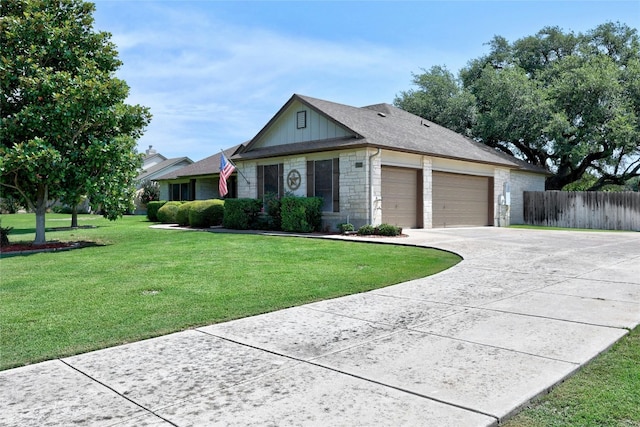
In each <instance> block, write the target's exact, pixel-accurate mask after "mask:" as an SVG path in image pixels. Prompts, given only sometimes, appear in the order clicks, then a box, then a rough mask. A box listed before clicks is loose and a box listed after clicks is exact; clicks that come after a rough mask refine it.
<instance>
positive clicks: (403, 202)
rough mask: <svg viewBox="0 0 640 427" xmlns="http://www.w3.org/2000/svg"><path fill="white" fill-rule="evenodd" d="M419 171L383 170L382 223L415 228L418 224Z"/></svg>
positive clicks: (386, 167)
mask: <svg viewBox="0 0 640 427" xmlns="http://www.w3.org/2000/svg"><path fill="white" fill-rule="evenodd" d="M417 196H418V171H417V170H416V169H407V168H397V167H388V166H384V167H383V168H382V222H384V223H387V224H392V225H397V226H401V227H407V228H414V227H416V226H417V224H418V218H417V217H418V209H417Z"/></svg>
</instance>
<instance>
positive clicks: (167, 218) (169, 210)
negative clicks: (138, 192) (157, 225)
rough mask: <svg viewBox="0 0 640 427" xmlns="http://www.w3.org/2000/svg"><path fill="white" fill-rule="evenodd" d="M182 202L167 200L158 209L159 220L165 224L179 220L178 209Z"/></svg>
mask: <svg viewBox="0 0 640 427" xmlns="http://www.w3.org/2000/svg"><path fill="white" fill-rule="evenodd" d="M181 204H182V202H167V203H165V204H164V205H163V206H162V207H161V208H160V209H158V221H160V222H161V223H163V224H175V223H177V222H178V220H177V215H178V209H179V208H180V205H181Z"/></svg>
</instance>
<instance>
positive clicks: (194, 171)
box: [154, 145, 239, 200]
mask: <svg viewBox="0 0 640 427" xmlns="http://www.w3.org/2000/svg"><path fill="white" fill-rule="evenodd" d="M238 147H239V145H236V146H235V147H232V148H229V149H227V150H225V152H224V153H225V156H226V157H227V158H230V157H231V155H232V154H233V153H234V152H235V151H236V150H237V149H238ZM220 154H221V153H218V154H214V155H213V156H209V157H207V158H205V159H202V160H199V161H197V162H195V163H192V164H190V165H188V166H185V167H183V168H181V169H178V170H174V171H172V172H170V173H167V174H164V175H162V176H159V177H157V178H155V179H154V180H155V181H157V182H158V183H159V184H160V200H206V199H217V198H219V197H220V194H219V193H218V183H219V177H220ZM227 188H228V190H229V194H227V196H226V197H227V198H232V197H236V194H237V178H236V173H235V172H234V173H233V174H232V175H231V176H230V177H229V179H228V180H227Z"/></svg>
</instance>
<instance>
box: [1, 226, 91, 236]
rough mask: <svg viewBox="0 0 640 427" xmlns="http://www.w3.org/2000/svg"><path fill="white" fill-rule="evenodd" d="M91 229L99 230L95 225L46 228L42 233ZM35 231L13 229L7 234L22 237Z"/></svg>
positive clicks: (32, 229)
mask: <svg viewBox="0 0 640 427" xmlns="http://www.w3.org/2000/svg"><path fill="white" fill-rule="evenodd" d="M92 228H99V227H98V226H96V225H81V226H79V227H73V228H72V227H46V228H45V229H44V231H45V232H46V233H51V232H55V231H73V230H84V229H92ZM35 232H36V229H35V228H14V229H12V230H11V233H9V235H10V236H13V235H22V234H35Z"/></svg>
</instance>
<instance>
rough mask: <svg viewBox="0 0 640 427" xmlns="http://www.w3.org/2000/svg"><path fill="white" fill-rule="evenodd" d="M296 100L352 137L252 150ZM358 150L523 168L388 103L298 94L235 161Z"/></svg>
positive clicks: (500, 155) (514, 160) (472, 141)
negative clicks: (339, 100) (360, 104)
mask: <svg viewBox="0 0 640 427" xmlns="http://www.w3.org/2000/svg"><path fill="white" fill-rule="evenodd" d="M296 100H297V101H299V102H302V103H303V104H306V105H307V106H309V107H310V108H313V109H314V110H316V111H318V112H319V113H320V114H322V115H324V116H325V117H326V118H327V119H329V120H331V121H333V122H335V123H337V124H339V125H341V126H343V127H344V128H346V129H348V130H349V131H350V133H352V134H353V135H354V137H352V138H346V139H345V138H342V139H334V140H324V141H311V142H304V143H297V144H289V145H284V146H275V147H265V148H258V149H252V146H253V145H254V143H255V141H257V140H258V139H259V138H260V137H261V136H262V135H263V134H264V133H265V132H266V130H267V129H268V128H269V126H270V125H271V124H272V123H274V122H275V120H276V119H277V118H278V116H279V115H280V114H282V113H283V112H284V111H285V110H286V109H287V107H288V106H289V105H290V104H291V103H292V102H294V101H296ZM359 146H371V147H379V148H387V149H390V150H396V151H403V152H408V153H416V154H425V155H430V156H435V157H444V158H450V159H457V160H466V161H475V162H481V163H489V164H495V165H503V166H507V167H511V168H518V169H523V168H524V165H523V163H522V162H518V161H516V160H517V159H514V158H511V157H509V156H506V155H503V154H501V153H497V152H496V150H494V149H492V148H490V147H488V146H486V145H484V144H481V143H479V142H476V141H474V140H472V139H470V138H467V137H465V136H464V135H461V134H459V133H456V132H454V131H452V130H449V129H447V128H445V127H443V126H440V125H437V124H435V123H433V122H430V121H428V120H425V119H423V118H421V117H419V116H416V115H413V114H411V113H408V112H406V111H404V110H401V109H399V108H397V107H394V106H393V105H390V104H376V105H370V106H367V107H362V108H358V107H352V106H349V105H344V104H338V103H335V102H330V101H325V100H322V99H317V98H312V97H309V96H303V95H297V94H296V95H293V96H292V97H291V98H290V99H289V101H288V102H287V103H286V104H285V105H284V106H283V107H282V108H281V109H280V110H279V111H278V113H277V114H276V115H275V116H274V117H273V118H272V119H271V121H269V123H268V124H267V125H266V126H265V127H264V128H263V129H262V130H261V131H260V132H259V133H258V134H257V135H256V136H255V137H254V138H253V139H252V140H251V141H250V142H249V143H248V144H247V146H246V147H245V148H244V149H242V150H239V153H238V154H237V155H236V158H238V159H252V158H261V157H273V156H280V155H287V154H296V153H305V152H312V151H323V150H325V151H326V150H332V149H340V148H348V147H359ZM529 166H530V167H527V168H526V169H528V170H531V171H535V172H544V169H542V168H538V167H535V166H531V165H529Z"/></svg>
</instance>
